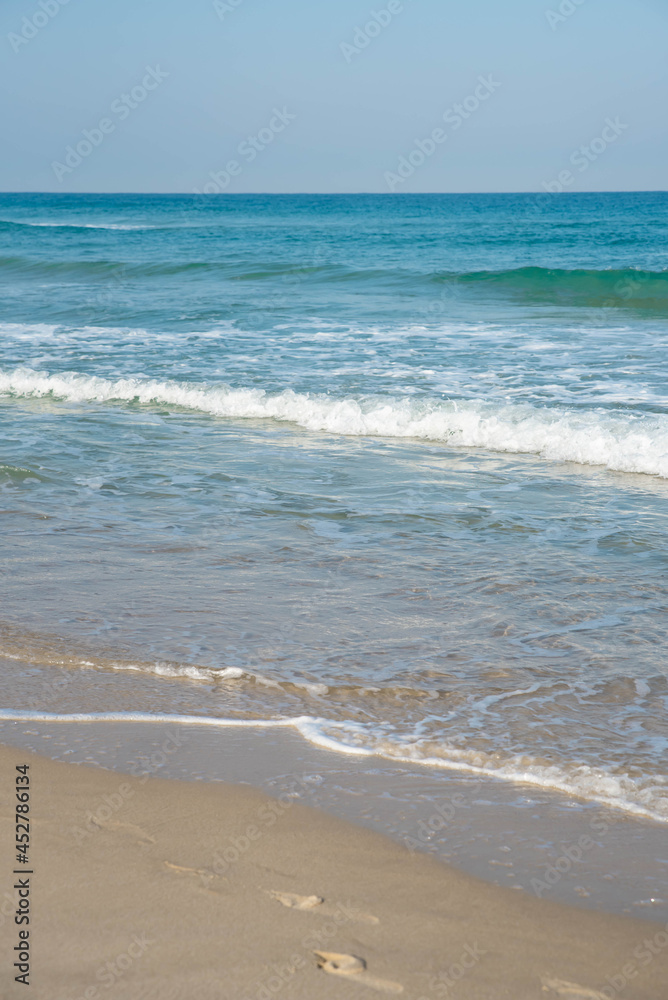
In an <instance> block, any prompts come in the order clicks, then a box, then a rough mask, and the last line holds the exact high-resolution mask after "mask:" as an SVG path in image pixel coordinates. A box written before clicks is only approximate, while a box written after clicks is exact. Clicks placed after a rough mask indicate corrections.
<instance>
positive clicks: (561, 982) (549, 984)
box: [542, 979, 606, 1000]
mask: <svg viewBox="0 0 668 1000" xmlns="http://www.w3.org/2000/svg"><path fill="white" fill-rule="evenodd" d="M542 983H543V992H545V993H551V994H552V996H555V997H559V998H560V1000H606V996H605V993H601V992H599V990H590V989H589V987H588V986H578V984H577V983H569V982H566V980H565V979H543V980H542Z"/></svg>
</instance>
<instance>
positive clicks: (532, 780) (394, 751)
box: [0, 709, 668, 823]
mask: <svg viewBox="0 0 668 1000" xmlns="http://www.w3.org/2000/svg"><path fill="white" fill-rule="evenodd" d="M1 721H8V722H51V723H58V722H65V723H67V722H140V723H154V722H162V723H167V724H168V725H187V726H208V727H214V728H218V729H253V728H255V729H294V730H296V731H297V732H298V733H300V735H301V736H302V737H303V738H304V739H305V740H306V741H307V742H308V743H311V744H313V745H314V746H319V747H322V748H323V749H326V750H332V751H333V752H335V753H339V754H341V753H343V754H347V755H352V756H360V757H374V756H377V757H384V758H385V759H387V760H392V761H397V762H400V763H410V764H419V765H421V766H425V767H433V768H438V769H441V770H448V771H459V772H464V773H467V774H475V775H478V776H481V777H483V778H492V779H496V780H499V781H506V782H509V783H512V784H523V785H532V786H534V787H538V788H542V789H545V790H546V791H556V792H560V793H562V794H564V795H568V796H570V797H575V798H579V799H583V800H585V801H587V802H596V803H599V804H600V805H604V806H607V807H608V808H611V809H619V810H621V811H623V812H626V813H630V814H631V815H634V816H638V817H641V818H643V819H651V820H654V821H655V822H659V823H668V809H667V808H665V806H666V805H667V803H666V800H665V799H664V798H662V799H661V800H660V801H659V802H657V806H662V807H664V808H652V807H651V806H647V805H643V804H641V803H639V802H633V801H630V800H629V799H628V798H624V797H623V796H624V794H625V793H626V794H628V793H629V792H631V791H635V792H636V794H640V795H641V794H642V790H641V789H638V788H637V786H636V785H635V782H634V780H633V779H631V778H628V777H624V776H623V777H618V776H615V775H611V774H606V773H605V772H603V771H598V770H597V769H596V768H591V767H581V768H580V769H579V773H578V777H577V780H576V781H574V780H572V779H571V780H569V777H568V775H567V774H565V773H564V772H563V771H561V770H560V769H559V768H558V767H545V766H542V765H534V764H529V763H527V762H526V761H524V762H522V763H521V764H519V763H518V764H513V762H512V761H511V762H509V763H508V764H506V765H502V766H501V767H500V768H494V769H491V768H489V767H485V766H483V765H479V764H475V763H470V762H467V761H464V760H461V759H454V760H453V759H447V758H443V757H420V756H419V754H416V753H415V748H413V747H402V746H401V744H395V745H394V746H393V747H388V746H387V743H385V745H383V746H380V745H377V746H374V747H363V746H358V745H350V744H349V743H344V742H342V740H341V739H335V738H333V737H332V736H329V735H327V733H326V732H324V729H326V728H329V729H332V728H333V729H336V730H339V731H344V732H345V731H346V730H348V731H349V732H350V733H351V734H352V733H354V734H355V735H357V736H359V734H360V732H361V727H360V726H359V725H358V724H349V723H345V722H336V721H334V720H331V719H324V718H315V717H313V716H309V715H301V716H296V717H294V718H288V719H220V718H210V717H207V716H198V715H169V714H165V713H162V714H161V713H156V714H153V713H145V712H86V713H73V714H69V715H64V714H58V713H51V712H29V711H20V710H15V709H4V710H0V722H1ZM583 775H585V776H586V778H587V779H588V780H586V781H583V780H582V778H583ZM602 788H607V790H608V792H607V794H606V792H605V791H602V790H601V789H602Z"/></svg>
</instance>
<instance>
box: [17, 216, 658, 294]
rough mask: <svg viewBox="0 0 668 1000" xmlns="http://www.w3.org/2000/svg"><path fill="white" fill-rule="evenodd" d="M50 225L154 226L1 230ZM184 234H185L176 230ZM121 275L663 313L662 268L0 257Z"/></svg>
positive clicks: (44, 268) (85, 274)
mask: <svg viewBox="0 0 668 1000" xmlns="http://www.w3.org/2000/svg"><path fill="white" fill-rule="evenodd" d="M2 225H5V226H8V225H11V226H23V225H31V226H52V225H58V226H60V227H61V228H75V229H76V228H86V229H114V230H123V229H125V230H130V229H134V230H147V231H151V232H153V231H155V230H156V229H157V228H160V227H156V226H148V225H147V226H139V225H133V226H130V225H125V224H122V223H109V224H106V225H102V224H100V225H94V224H92V223H86V224H84V225H81V226H78V225H69V224H65V223H62V224H61V223H58V224H52V223H8V222H5V223H2V222H0V226H2ZM183 228H186V227H183ZM120 269H122V270H123V272H124V273H125V274H127V276H128V277H133V278H136V279H141V278H156V277H178V276H183V277H187V276H189V275H197V276H201V275H206V274H210V275H211V276H215V277H223V278H225V277H227V278H228V279H229V280H233V281H252V282H264V281H273V280H276V279H281V278H283V279H287V278H290V277H295V276H297V277H300V278H303V279H305V280H310V281H315V282H318V283H320V284H342V283H343V284H353V285H363V286H369V285H370V286H372V287H374V288H376V289H377V288H378V287H379V286H380V287H382V285H383V284H384V283H389V284H390V286H391V287H392V288H393V289H394V290H396V288H397V287H398V286H406V287H407V288H409V289H410V290H412V291H418V290H420V289H422V290H423V291H424V293H425V295H431V296H433V295H434V294H438V293H439V291H440V290H441V289H442V288H443V287H448V288H449V289H451V290H452V289H453V288H454V289H456V290H458V291H461V292H462V293H466V291H467V290H470V291H471V292H472V293H473V294H477V295H481V294H486V293H487V294H489V295H491V296H493V297H498V296H499V295H500V296H502V297H506V298H511V299H515V300H520V301H524V302H528V303H530V302H533V301H535V302H551V303H554V304H564V305H568V304H570V305H575V306H578V305H580V306H587V307H592V306H599V307H606V306H609V307H613V306H616V307H620V306H623V305H625V304H627V305H629V306H630V305H636V306H638V305H642V306H645V307H651V306H654V307H656V308H665V307H666V306H668V269H666V270H658V271H652V270H640V269H636V268H610V269H606V270H603V269H600V270H597V269H585V268H583V269H572V270H571V269H564V268H547V267H518V268H511V269H507V270H500V271H465V272H459V271H442V270H437V271H431V272H420V271H414V270H409V269H406V268H400V267H394V268H387V269H379V268H365V269H360V268H350V267H346V266H344V265H342V264H329V263H324V262H322V261H320V262H318V261H313V260H308V261H305V262H299V261H292V262H289V261H288V262H285V263H281V262H277V261H265V262H262V261H257V260H253V261H247V262H244V261H243V260H239V259H238V258H236V257H235V258H234V259H233V260H229V261H207V260H182V261H180V262H178V263H174V262H171V261H169V262H168V261H161V260H155V261H152V262H145V263H138V262H137V263H132V262H127V261H119V260H106V259H103V258H99V259H96V260H88V259H87V260H65V259H63V260H47V259H43V258H37V257H27V256H6V257H0V275H1V274H2V272H3V271H8V272H11V273H13V274H20V273H23V272H25V273H26V274H30V275H35V274H38V275H41V276H44V277H49V276H52V277H67V276H70V277H73V278H79V279H81V280H82V281H85V280H90V279H96V278H100V277H104V276H105V275H107V274H117V273H118V271H119V270H120Z"/></svg>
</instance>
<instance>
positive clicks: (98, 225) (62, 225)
mask: <svg viewBox="0 0 668 1000" xmlns="http://www.w3.org/2000/svg"><path fill="white" fill-rule="evenodd" d="M0 222H9V223H13V224H14V225H16V226H37V227H39V228H49V229H155V228H156V227H155V226H151V225H139V224H137V223H129V222H104V223H103V222H28V221H27V220H26V219H0Z"/></svg>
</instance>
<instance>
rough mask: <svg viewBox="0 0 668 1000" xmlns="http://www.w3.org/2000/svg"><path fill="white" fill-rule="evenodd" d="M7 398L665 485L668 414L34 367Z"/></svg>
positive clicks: (15, 380)
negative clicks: (529, 463) (379, 441)
mask: <svg viewBox="0 0 668 1000" xmlns="http://www.w3.org/2000/svg"><path fill="white" fill-rule="evenodd" d="M0 393H2V394H4V395H9V396H13V397H24V398H25V397H33V398H34V397H45V396H50V397H52V398H53V399H62V400H68V401H71V402H78V403H86V402H93V403H114V402H125V403H130V404H140V405H160V406H165V405H166V406H175V407H180V408H184V409H187V410H195V411H197V412H200V413H207V414H210V415H211V416H215V417H224V418H228V419H233V420H273V421H277V422H286V423H294V424H297V425H298V426H300V427H303V428H304V429H306V430H309V431H316V432H321V433H322V432H324V433H327V434H340V435H350V436H356V437H364V436H371V437H391V438H417V439H421V440H425V441H437V442H439V441H440V442H443V443H447V444H448V445H449V446H454V447H464V448H485V449H487V450H489V451H498V452H511V453H516V454H523V453H524V454H533V455H538V456H540V457H541V458H544V459H547V460H549V461H557V462H576V463H579V464H582V465H602V466H605V467H607V468H608V469H611V470H613V471H616V472H634V473H644V474H647V475H652V476H659V477H661V478H663V479H668V416H667V415H665V414H643V413H630V412H624V411H614V410H604V409H600V408H597V409H589V410H584V409H583V410H574V409H567V408H565V407H537V406H532V405H530V404H528V403H521V404H520V403H518V404H506V403H499V402H491V401H487V400H459V401H458V400H451V399H438V398H423V399H420V400H416V399H415V398H410V399H408V398H406V397H401V396H360V397H357V398H355V397H350V396H344V397H341V398H335V397H332V396H328V395H323V394H316V393H299V392H294V391H293V390H292V389H286V390H284V391H282V392H278V393H268V392H266V391H265V390H263V389H245V388H243V389H234V388H231V387H230V386H227V385H206V384H198V383H192V382H171V381H164V382H163V381H158V380H152V379H138V378H121V379H116V380H113V379H106V378H100V377H98V376H89V375H82V374H77V373H73V372H68V373H64V374H61V375H50V374H48V373H46V372H37V371H33V370H32V369H26V368H23V369H17V370H15V371H13V372H0Z"/></svg>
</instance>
